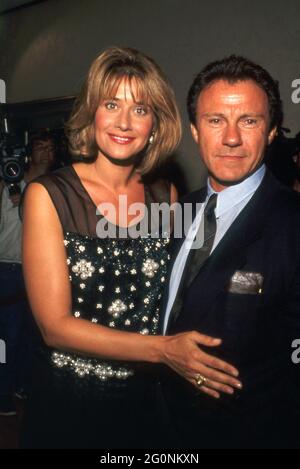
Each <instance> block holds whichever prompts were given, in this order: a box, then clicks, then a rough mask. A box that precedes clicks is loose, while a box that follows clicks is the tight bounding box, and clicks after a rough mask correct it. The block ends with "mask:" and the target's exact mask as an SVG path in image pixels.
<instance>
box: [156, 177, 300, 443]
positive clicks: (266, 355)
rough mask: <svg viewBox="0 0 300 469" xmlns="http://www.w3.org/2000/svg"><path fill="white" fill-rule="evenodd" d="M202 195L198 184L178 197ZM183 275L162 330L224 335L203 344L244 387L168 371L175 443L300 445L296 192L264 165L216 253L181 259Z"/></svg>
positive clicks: (299, 217)
mask: <svg viewBox="0 0 300 469" xmlns="http://www.w3.org/2000/svg"><path fill="white" fill-rule="evenodd" d="M204 198H205V191H203V190H202V191H198V192H195V193H192V194H190V195H189V196H188V197H187V198H186V199H185V200H184V201H183V202H192V203H193V204H195V203H196V202H201V201H203V199H204ZM181 243H182V240H181V241H178V240H175V242H174V252H175V253H176V252H178V250H179V248H180V245H181ZM195 264H196V265H195ZM249 274H250V276H249ZM185 275H187V277H188V282H187V287H186V288H185V289H184V290H183V291H180V289H179V294H178V295H177V298H176V300H175V303H174V307H173V309H172V311H171V315H170V320H169V326H168V331H167V333H168V334H175V333H178V332H182V331H191V330H197V331H199V332H201V333H204V334H207V335H210V336H213V337H220V338H221V339H222V345H221V346H220V347H218V348H215V349H209V350H208V349H207V351H208V353H214V354H215V355H216V356H218V357H220V358H222V359H224V360H226V361H228V362H230V363H232V364H233V365H234V366H236V367H237V368H238V369H239V371H240V379H241V381H242V383H243V386H244V388H243V390H242V391H237V392H236V393H235V395H234V396H227V395H222V397H221V399H220V400H215V399H213V398H211V397H208V396H206V395H204V394H202V393H199V392H198V391H197V389H196V388H194V387H193V386H192V385H190V384H189V383H187V382H185V381H184V380H183V379H181V378H180V377H178V376H176V375H175V373H172V372H167V371H166V372H165V375H164V377H163V380H162V384H163V392H164V395H165V399H166V401H167V405H168V408H169V410H170V413H171V415H172V418H173V419H174V422H173V423H174V425H175V426H176V428H177V430H178V434H179V436H180V438H181V443H180V445H181V446H185V447H193V448H201V447H202V448H203V447H204V448H205V447H233V448H235V447H236V448H237V447H289V446H291V447H295V446H296V445H298V446H299V447H300V439H299V438H300V437H299V434H300V431H299V428H300V364H299V365H296V364H294V363H293V362H292V359H291V356H292V353H293V349H292V346H291V344H292V341H293V340H294V339H300V197H299V195H298V194H296V193H294V192H291V191H290V190H288V189H286V188H285V187H284V186H282V185H280V184H279V183H278V182H277V180H276V179H275V178H274V177H273V176H272V175H271V174H270V173H268V172H267V173H266V175H265V177H264V180H263V182H262V184H261V185H260V187H259V188H258V190H257V191H256V193H255V194H254V196H253V197H252V199H251V200H250V202H249V203H248V204H247V206H246V207H245V208H244V209H243V211H242V212H241V213H240V214H239V216H238V217H237V219H236V220H235V222H234V223H233V224H232V226H231V227H230V229H229V230H228V232H227V233H226V235H225V236H224V238H223V239H222V240H221V242H220V243H219V245H218V246H217V248H216V249H215V250H214V252H213V253H212V255H211V256H210V257H209V258H208V259H207V261H206V262H205V263H204V265H202V266H200V267H199V266H197V261H196V262H195V263H194V264H189V265H187V267H186V274H185ZM249 278H250V282H249V281H248V280H249ZM251 279H252V280H251ZM253 279H254V282H253ZM297 433H298V436H297ZM296 447H297V446H296Z"/></svg>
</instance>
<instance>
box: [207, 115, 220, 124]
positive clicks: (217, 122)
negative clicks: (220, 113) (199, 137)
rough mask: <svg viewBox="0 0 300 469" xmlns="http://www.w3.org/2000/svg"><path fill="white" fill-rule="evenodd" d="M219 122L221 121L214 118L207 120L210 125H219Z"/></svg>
mask: <svg viewBox="0 0 300 469" xmlns="http://www.w3.org/2000/svg"><path fill="white" fill-rule="evenodd" d="M220 122H221V119H218V118H217V117H215V118H214V119H209V123H210V124H219V123H220Z"/></svg>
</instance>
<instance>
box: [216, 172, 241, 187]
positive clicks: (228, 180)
mask: <svg viewBox="0 0 300 469" xmlns="http://www.w3.org/2000/svg"><path fill="white" fill-rule="evenodd" d="M209 176H210V177H211V178H212V179H213V180H214V181H215V182H216V183H217V184H219V185H220V186H224V187H230V186H236V185H237V184H240V183H241V182H243V181H245V179H247V178H248V177H249V176H250V174H249V173H247V174H242V175H236V176H232V177H225V176H224V177H219V176H216V175H215V174H213V173H209Z"/></svg>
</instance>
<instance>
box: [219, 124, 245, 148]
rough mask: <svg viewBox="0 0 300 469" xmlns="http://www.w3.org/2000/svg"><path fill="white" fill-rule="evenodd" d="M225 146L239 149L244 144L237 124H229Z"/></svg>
mask: <svg viewBox="0 0 300 469" xmlns="http://www.w3.org/2000/svg"><path fill="white" fill-rule="evenodd" d="M222 143H223V145H227V146H229V147H237V146H239V145H241V144H242V137H241V132H240V129H239V127H238V125H236V124H228V125H227V126H226V129H225V130H224V134H223V142H222Z"/></svg>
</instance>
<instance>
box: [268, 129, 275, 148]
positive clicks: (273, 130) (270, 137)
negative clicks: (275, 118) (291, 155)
mask: <svg viewBox="0 0 300 469" xmlns="http://www.w3.org/2000/svg"><path fill="white" fill-rule="evenodd" d="M276 135H277V127H274V128H273V129H272V130H271V131H270V132H269V135H268V145H271V143H272V142H273V140H274V138H275V137H276Z"/></svg>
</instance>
